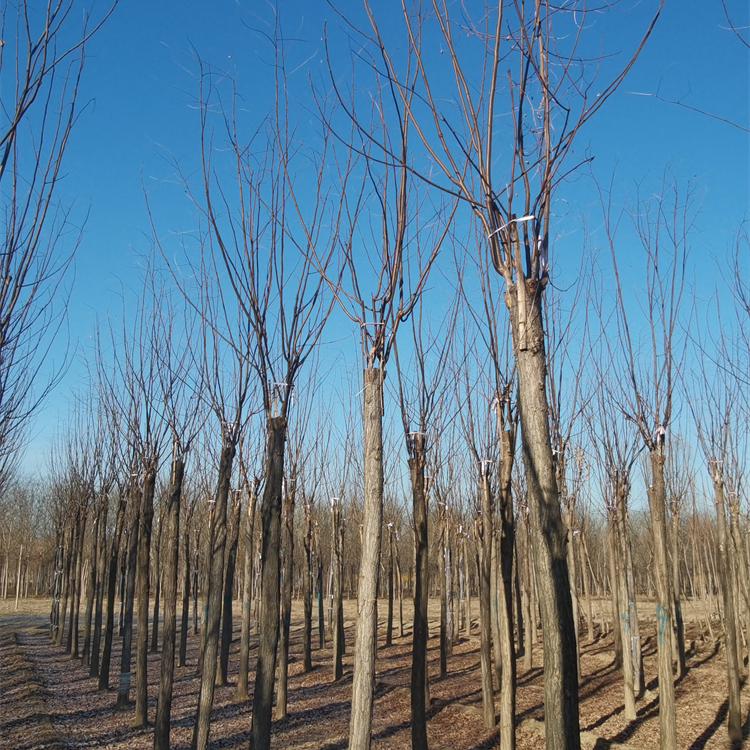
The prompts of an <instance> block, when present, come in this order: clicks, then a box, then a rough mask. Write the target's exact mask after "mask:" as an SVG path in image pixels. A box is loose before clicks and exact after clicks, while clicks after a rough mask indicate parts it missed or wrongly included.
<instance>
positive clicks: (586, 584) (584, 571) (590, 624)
mask: <svg viewBox="0 0 750 750" xmlns="http://www.w3.org/2000/svg"><path fill="white" fill-rule="evenodd" d="M585 545H586V540H585V537H584V533H583V529H581V543H580V544H579V545H578V557H579V559H580V563H581V583H582V584H583V597H584V599H585V600H586V643H588V644H589V645H590V644H592V643H593V642H594V612H593V607H592V603H591V599H592V597H591V578H590V574H589V569H588V566H587V565H586V559H585V556H584V548H585Z"/></svg>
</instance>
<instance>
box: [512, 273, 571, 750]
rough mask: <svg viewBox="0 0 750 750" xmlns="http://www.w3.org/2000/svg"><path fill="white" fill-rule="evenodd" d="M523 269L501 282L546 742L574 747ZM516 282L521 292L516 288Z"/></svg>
mask: <svg viewBox="0 0 750 750" xmlns="http://www.w3.org/2000/svg"><path fill="white" fill-rule="evenodd" d="M520 276H521V277H520V279H519V283H517V284H510V285H509V284H507V283H506V286H507V291H506V294H505V299H506V302H507V304H508V307H509V309H510V319H511V331H512V338H513V346H514V354H515V358H516V368H517V373H518V410H519V415H520V423H521V436H522V440H521V443H522V453H523V461H524V469H525V474H526V487H527V492H528V501H529V515H530V522H531V535H532V542H533V545H534V566H535V569H536V585H537V591H538V597H539V604H540V609H541V616H542V634H543V646H544V725H545V738H546V746H547V748H548V750H553V748H554V750H579V748H580V744H581V742H580V730H579V724H578V680H577V671H576V643H575V635H574V634H575V628H574V624H573V607H572V603H571V599H570V582H569V577H568V565H567V550H566V546H567V545H566V534H565V527H564V524H563V520H562V514H561V512H560V501H559V494H558V489H557V481H556V478H555V470H554V461H553V456H552V443H551V439H550V432H549V405H548V402H547V392H546V387H545V384H546V358H545V354H544V331H543V328H542V294H543V282H534V281H527V280H526V279H525V278H524V277H523V274H521V275H520ZM521 284H523V285H525V286H524V287H523V289H522V291H523V292H524V293H523V294H521V295H519V291H518V287H519V285H521ZM519 296H520V302H519ZM522 307H523V310H521V308H522ZM521 314H522V315H523V318H521ZM524 321H525V330H523V329H524V326H523V325H522V322H524Z"/></svg>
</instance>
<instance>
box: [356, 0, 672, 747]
mask: <svg viewBox="0 0 750 750" xmlns="http://www.w3.org/2000/svg"><path fill="white" fill-rule="evenodd" d="M401 7H402V11H403V13H402V17H401V18H399V19H398V21H399V24H395V22H394V19H393V13H392V12H391V13H390V14H389V16H388V26H389V34H388V37H387V38H388V40H389V41H390V39H392V38H393V37H394V34H396V33H398V32H401V38H400V39H398V40H397V41H396V42H394V45H397V47H398V49H399V54H398V55H397V56H396V55H395V53H394V54H393V55H391V52H390V50H391V45H389V44H387V42H386V38H385V37H384V36H383V35H381V33H380V27H379V24H378V21H377V19H376V12H375V8H374V6H372V5H371V4H369V3H367V2H365V12H366V14H367V17H368V21H369V28H368V31H367V32H366V33H365V32H362V31H361V32H360V36H358V37H357V42H356V43H357V46H358V52H357V56H358V59H360V60H367V58H366V54H365V53H363V52H362V50H361V49H360V45H362V44H364V45H365V50H366V49H367V48H368V47H369V48H372V49H374V50H376V54H377V55H378V64H377V66H373V67H375V69H376V70H379V71H381V72H382V77H381V81H382V82H383V85H384V86H387V87H388V88H389V89H390V90H391V91H392V92H395V96H396V97H397V98H398V100H399V104H400V105H401V106H403V110H404V113H405V119H406V121H408V124H409V126H410V127H412V128H413V131H414V132H415V134H416V137H417V139H418V142H419V143H420V146H421V148H422V149H423V153H424V156H425V163H428V164H429V171H428V169H420V168H419V167H417V166H412V165H408V167H407V169H409V170H410V171H411V170H413V171H415V172H418V173H419V174H420V176H421V177H422V178H423V179H424V180H425V181H427V182H429V183H431V184H435V183H438V184H440V185H441V187H442V188H443V189H444V190H446V191H448V192H451V193H453V194H455V195H458V196H460V197H461V198H462V199H463V201H465V205H466V206H467V208H468V210H469V211H470V212H471V213H472V214H473V216H474V217H475V219H476V221H477V222H478V223H479V224H480V226H481V228H482V235H483V236H484V237H485V238H486V239H485V240H483V241H484V242H486V243H487V244H488V245H489V248H490V253H489V255H490V257H491V259H492V263H493V266H494V269H495V271H496V272H497V273H498V274H499V275H500V276H501V277H502V279H503V282H504V285H505V290H506V291H505V301H506V304H507V305H508V308H509V312H510V319H511V331H512V338H513V346H514V355H515V357H516V367H517V374H518V408H519V414H520V424H521V437H522V449H523V458H524V465H525V467H526V472H527V477H526V480H527V487H528V497H529V507H530V511H531V528H532V534H533V540H534V550H535V554H534V561H535V565H536V574H537V585H538V588H539V598H540V604H541V609H542V619H543V622H544V628H543V633H544V649H545V714H544V715H545V728H546V743H547V747H550V748H552V747H556V748H562V747H565V748H575V749H577V748H578V747H579V746H580V739H579V728H578V691H577V685H576V684H575V682H576V674H577V671H576V669H575V654H576V650H575V646H576V644H575V641H574V632H575V631H574V627H573V616H572V605H571V601H570V589H569V576H568V572H567V549H566V534H565V528H564V524H563V520H562V515H561V511H560V507H559V492H558V488H557V486H556V478H555V471H554V457H553V454H552V445H551V436H550V430H549V420H548V416H549V409H548V402H547V392H546V389H545V384H546V369H545V360H546V357H545V352H544V329H543V320H544V317H543V299H544V289H545V287H546V285H547V276H548V273H547V271H548V263H547V253H548V250H549V247H550V242H549V240H550V218H551V217H550V208H551V200H552V195H553V191H554V189H555V187H556V185H557V184H558V183H559V182H560V180H561V179H562V177H563V176H564V174H565V173H566V170H567V169H569V168H574V167H575V164H570V161H571V160H570V159H569V158H568V157H569V156H570V155H571V148H572V145H573V143H574V141H575V137H576V135H577V133H578V132H579V131H580V129H581V127H582V126H583V125H584V124H585V123H586V122H588V121H589V120H591V118H592V117H593V116H594V115H595V114H596V113H597V111H598V110H599V109H600V108H601V106H602V105H603V103H604V102H605V101H606V100H607V99H608V98H609V96H610V95H611V94H612V93H613V92H614V91H615V90H616V89H617V87H618V86H619V84H620V83H621V82H622V80H623V79H624V77H625V75H626V73H627V72H628V70H629V69H630V68H631V67H632V65H633V63H634V62H635V59H636V57H637V55H638V53H639V52H640V50H641V48H642V47H643V45H644V44H645V42H646V39H647V38H648V36H649V35H650V33H651V30H652V28H653V25H654V23H655V21H656V17H657V16H658V15H659V11H660V9H661V3H659V4H658V5H657V9H656V11H655V15H654V18H653V20H652V22H651V24H650V25H649V27H648V29H647V30H646V31H645V34H644V35H643V37H642V39H641V40H640V42H639V44H638V45H637V48H636V50H635V52H634V53H633V54H632V56H630V57H629V58H627V59H626V61H625V62H624V64H623V65H622V66H620V67H619V68H617V69H615V70H614V72H612V74H611V75H610V77H609V79H608V80H606V81H597V80H596V79H597V76H598V75H601V72H602V71H603V70H610V69H611V68H610V66H608V65H606V66H605V65H602V62H603V60H604V59H605V54H604V53H602V52H601V51H600V52H599V54H598V55H594V56H593V58H590V57H587V56H588V54H589V52H588V51H586V50H585V49H584V47H585V46H586V45H585V43H586V40H587V39H588V36H589V35H588V33H587V32H586V23H585V21H584V22H583V23H580V18H579V16H583V17H585V16H586V15H587V11H586V8H585V7H579V5H575V6H568V5H565V6H553V5H552V4H549V3H547V2H543V1H542V0H537V2H534V3H522V4H519V3H514V4H507V5H506V3H503V2H501V3H499V4H497V6H494V7H490V8H488V7H487V6H486V5H485V4H484V3H479V4H478V7H473V6H466V5H462V6H461V10H460V12H458V11H456V12H455V13H453V11H452V10H451V9H450V8H451V6H449V5H448V4H447V3H445V2H441V0H433V1H432V2H429V3H426V4H425V6H423V5H421V4H418V3H417V4H409V5H406V4H403V5H402V6H401ZM378 10H379V11H380V9H378ZM385 12H386V11H383V13H385ZM394 27H395V31H392V29H393V28H394ZM427 40H429V47H428V45H427ZM436 44H439V45H440V48H441V51H443V52H445V53H446V54H445V55H444V56H440V55H434V54H432V53H431V50H434V49H435V46H436ZM395 48H396V46H393V49H395ZM597 49H598V48H597ZM428 50H429V51H428ZM508 59H513V60H514V63H513V64H511V65H508V67H507V68H506V67H505V66H506V60H508ZM514 70H515V72H514ZM593 81H596V83H594V82H593ZM532 102H534V103H532ZM508 115H509V116H508ZM553 122H556V124H555V125H554V126H553V124H552V123H553ZM506 123H507V126H506V127H505V128H504V126H505V125H506ZM359 132H360V133H361V134H362V137H363V138H364V139H365V140H366V141H367V142H368V143H371V144H372V143H377V142H378V139H377V138H376V136H375V135H374V134H373V131H372V129H371V128H369V123H368V122H367V121H364V120H363V121H361V123H360V127H359ZM498 144H499V146H498ZM389 145H390V144H381V145H380V146H379V149H378V158H379V159H381V160H383V161H386V160H387V159H394V157H397V156H398V154H399V153H400V148H401V143H398V142H394V143H393V147H391V148H388V146H389ZM501 149H502V150H501ZM384 152H385V153H384ZM519 214H520V215H519ZM356 750H359V748H356Z"/></svg>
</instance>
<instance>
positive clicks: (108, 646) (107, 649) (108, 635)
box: [98, 493, 128, 690]
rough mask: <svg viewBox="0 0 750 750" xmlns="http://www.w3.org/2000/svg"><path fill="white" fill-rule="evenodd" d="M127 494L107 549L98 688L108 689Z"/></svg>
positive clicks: (118, 509)
mask: <svg viewBox="0 0 750 750" xmlns="http://www.w3.org/2000/svg"><path fill="white" fill-rule="evenodd" d="M127 505H128V500H127V496H126V495H125V494H124V493H122V494H121V495H120V502H119V503H118V504H117V520H116V521H115V534H114V536H113V537H112V548H111V549H110V551H109V570H108V576H107V619H106V622H105V625H104V647H103V649H102V665H101V668H100V670H99V685H98V688H99V690H109V667H110V663H111V660H112V638H113V637H114V634H115V594H116V593H117V568H118V563H119V562H120V543H121V541H122V530H123V527H124V526H125V511H126V510H127Z"/></svg>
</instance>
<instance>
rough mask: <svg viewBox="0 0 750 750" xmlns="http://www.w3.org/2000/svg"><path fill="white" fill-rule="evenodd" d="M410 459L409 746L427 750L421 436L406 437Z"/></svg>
mask: <svg viewBox="0 0 750 750" xmlns="http://www.w3.org/2000/svg"><path fill="white" fill-rule="evenodd" d="M407 442H408V443H409V447H410V451H409V452H410V454H411V458H410V459H409V472H410V475H411V489H412V503H413V506H412V507H413V514H414V553H415V554H414V570H415V584H414V626H413V628H412V663H411V746H412V748H413V750H427V699H426V696H427V689H428V685H427V638H428V635H429V634H428V629H427V628H428V626H427V602H428V598H429V578H428V562H429V560H428V549H427V541H428V539H427V488H426V486H425V476H424V467H425V444H424V435H423V434H422V433H419V432H417V433H412V434H411V435H407Z"/></svg>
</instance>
